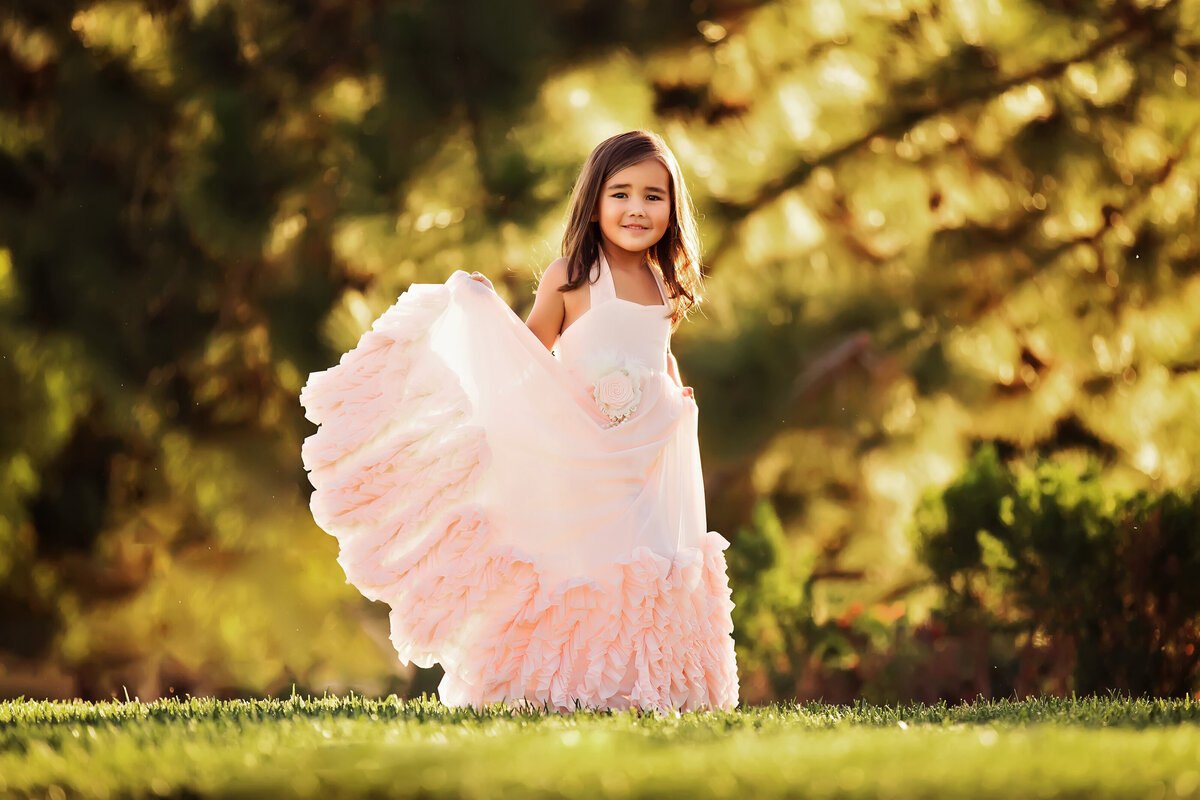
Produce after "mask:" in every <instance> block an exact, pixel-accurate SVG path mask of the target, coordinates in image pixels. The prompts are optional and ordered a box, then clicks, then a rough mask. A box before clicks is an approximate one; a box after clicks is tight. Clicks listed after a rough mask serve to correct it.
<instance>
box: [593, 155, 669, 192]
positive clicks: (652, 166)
mask: <svg viewBox="0 0 1200 800" xmlns="http://www.w3.org/2000/svg"><path fill="white" fill-rule="evenodd" d="M622 183H628V184H630V185H634V184H637V185H642V186H645V185H650V186H652V187H657V188H658V189H661V190H663V191H666V189H667V187H668V186H670V185H671V173H670V171H669V170H667V168H666V165H664V164H663V163H662V162H661V161H659V160H658V159H657V158H654V157H653V156H651V157H649V158H644V159H642V160H641V161H639V162H637V163H636V164H630V165H629V166H628V167H625V168H624V169H621V170H617V171H616V172H614V173H613V174H612V175H610V176H609V177H608V180H606V181H605V182H604V185H605V186H612V185H614V184H622Z"/></svg>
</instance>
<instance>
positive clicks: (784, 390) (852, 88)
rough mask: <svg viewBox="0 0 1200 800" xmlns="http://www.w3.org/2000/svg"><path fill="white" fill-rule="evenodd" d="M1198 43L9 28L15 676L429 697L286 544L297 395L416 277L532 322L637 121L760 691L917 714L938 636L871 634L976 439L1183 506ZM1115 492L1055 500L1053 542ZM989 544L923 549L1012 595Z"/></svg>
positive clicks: (1085, 27) (783, 15) (389, 17)
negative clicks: (667, 184)
mask: <svg viewBox="0 0 1200 800" xmlns="http://www.w3.org/2000/svg"><path fill="white" fill-rule="evenodd" d="M1198 31H1200V2H1197V0H1156V1H1155V2H1127V1H1126V0H1105V2H1100V3H1093V4H1078V3H1075V4H1064V3H1059V2H1055V3H1050V2H1039V1H1038V0H995V2H989V3H980V2H975V1H974V0H962V1H961V2H960V1H958V0H956V1H955V2H951V3H947V4H931V3H929V2H927V0H898V1H897V2H890V3H879V2H873V1H872V2H868V1H867V0H845V2H840V3H826V2H807V0H722V2H720V3H710V2H692V1H691V0H670V2H655V3H646V2H633V0H627V1H626V2H619V3H615V4H614V3H613V2H610V1H608V0H606V1H605V2H601V1H600V0H581V1H580V2H572V3H567V4H546V3H542V2H535V1H534V0H517V1H516V2H506V3H499V4H498V3H494V2H486V1H485V0H466V1H465V2H460V3H456V4H444V3H433V2H410V3H400V4H395V3H393V4H378V3H376V4H371V3H361V2H355V1H354V0H325V1H324V2H322V3H320V4H315V5H314V4H288V3H283V2H279V0H263V1H262V2H247V1H246V0H193V1H192V2H189V3H161V2H150V1H149V0H96V1H95V2H87V3H83V2H55V3H46V2H43V0H14V1H13V2H9V3H7V4H6V6H5V10H4V12H3V15H2V19H0V385H2V386H3V387H4V389H5V391H4V392H2V393H0V411H2V412H3V414H0V612H3V613H0V676H3V677H0V693H12V692H20V691H23V690H26V689H27V690H29V691H31V692H32V691H41V692H44V693H46V694H60V695H61V694H83V695H86V696H92V697H107V696H110V695H112V694H113V693H114V692H115V691H116V690H117V689H118V687H119V686H120V685H121V684H122V683H134V684H136V685H137V686H138V689H139V691H141V692H142V694H143V696H147V697H149V696H152V695H161V694H165V693H166V692H167V691H169V689H170V687H172V686H174V687H176V689H177V690H187V689H191V690H193V691H195V692H198V693H199V692H217V693H228V694H237V693H239V692H243V691H257V692H263V691H270V690H271V689H272V688H278V687H279V686H282V685H286V684H288V683H290V682H291V681H293V680H296V681H299V682H301V683H302V684H304V685H307V686H311V687H313V688H316V689H319V688H321V687H324V686H327V685H329V686H334V687H339V686H342V685H346V684H350V685H355V686H357V687H358V688H367V689H370V690H384V689H387V688H389V687H392V686H393V685H394V686H396V688H400V687H401V686H403V685H407V681H408V678H409V676H408V675H405V674H400V673H398V670H397V669H396V667H395V665H394V659H393V657H392V655H391V653H390V651H389V645H388V644H387V642H386V635H385V629H386V618H385V616H384V614H383V609H382V608H371V606H370V605H369V604H366V603H365V602H363V601H361V600H360V598H358V597H356V596H355V595H354V592H353V590H352V589H350V588H348V587H346V586H344V585H343V583H342V580H341V576H340V574H339V572H338V568H337V566H336V564H335V563H334V562H333V558H332V555H333V554H332V552H331V550H330V547H331V545H332V542H330V541H329V540H328V538H327V537H325V536H323V534H322V533H321V532H320V531H319V530H318V529H316V527H315V526H314V525H313V524H312V522H311V520H310V519H309V516H308V513H307V508H306V502H307V490H308V487H307V482H306V480H305V477H304V475H303V474H302V472H301V470H300V467H299V454H298V448H299V444H300V441H301V440H302V438H303V437H304V436H305V435H306V434H307V433H308V432H310V430H311V428H310V427H309V426H308V425H307V423H306V422H305V421H304V420H303V419H302V417H301V415H300V409H299V406H298V404H297V403H296V401H295V398H296V394H297V392H298V390H299V388H300V386H301V384H302V383H303V380H304V376H305V375H306V374H307V373H309V372H311V371H314V370H319V369H323V368H325V367H327V366H329V365H330V364H331V363H333V362H334V361H335V360H336V358H337V355H338V354H339V353H340V352H343V351H344V350H346V349H348V348H349V347H350V346H352V345H353V344H354V342H355V341H356V340H357V338H358V336H359V335H361V333H362V332H363V331H364V330H365V329H366V328H367V327H368V326H369V325H370V323H371V321H372V319H373V318H374V316H376V315H377V314H378V313H379V312H381V311H382V310H383V309H384V308H386V307H387V306H388V305H390V304H391V303H392V302H393V301H394V299H395V297H396V295H397V294H399V293H400V292H401V291H403V290H404V289H405V288H407V286H409V285H410V284H411V283H413V282H415V281H422V282H429V281H442V280H444V279H445V278H446V277H447V276H448V274H449V273H450V272H451V271H452V270H454V269H460V268H463V269H468V270H470V269H480V270H481V271H484V272H485V273H487V274H489V275H490V276H491V277H492V278H493V280H494V281H495V282H496V284H497V286H498V288H499V291H500V292H501V294H502V295H503V296H504V297H505V298H506V299H507V300H509V302H510V303H511V304H512V305H513V306H514V308H515V309H516V310H517V311H518V312H519V313H521V314H522V315H523V314H524V313H526V312H527V311H528V309H529V307H530V304H531V300H532V296H531V292H530V290H531V288H532V285H533V282H534V280H535V278H536V275H537V273H538V271H539V270H540V269H541V268H543V267H544V266H545V265H546V264H547V263H548V262H549V261H550V260H552V258H553V257H554V256H555V255H557V253H556V246H557V241H558V239H559V235H560V232H561V224H562V214H563V211H564V208H565V204H566V200H567V196H568V194H569V192H570V189H571V184H572V181H573V180H574V178H575V176H576V174H577V173H578V169H579V166H580V164H581V162H582V160H583V158H584V157H585V156H586V154H587V153H588V152H589V150H590V149H591V148H592V147H593V146H594V145H595V144H596V142H597V141H599V140H600V139H602V138H603V137H604V136H607V135H609V134H611V133H614V132H616V131H619V130H621V129H628V128H633V127H643V126H644V127H649V128H653V129H656V130H659V131H661V132H663V133H664V135H665V136H666V138H667V140H668V142H669V143H670V144H671V146H672V147H673V148H674V149H675V151H676V153H677V154H678V156H679V158H680V161H681V163H682V166H683V169H684V173H685V175H686V177H687V179H688V181H689V186H690V188H691V190H692V193H693V195H694V196H695V198H696V200H697V205H698V207H699V209H700V211H701V212H702V214H703V220H702V232H703V236H704V242H705V245H706V251H707V255H706V262H707V265H708V301H707V302H706V303H705V304H704V306H703V312H702V314H701V315H698V316H697V317H696V319H695V320H694V322H692V323H689V324H688V325H686V326H684V327H683V328H681V329H680V331H679V333H678V334H677V336H676V341H675V343H674V345H673V349H674V351H675V352H676V353H677V355H678V357H679V361H680V364H681V368H682V371H683V373H684V376H685V378H686V379H687V380H688V382H689V383H691V384H693V385H694V386H695V388H696V397H697V400H698V402H699V404H700V406H701V408H702V414H701V425H702V426H703V428H702V432H701V439H702V442H703V443H704V447H705V453H704V458H705V468H706V477H707V478H709V490H710V494H709V498H708V500H709V503H708V508H709V510H710V527H712V528H714V529H716V530H719V531H722V532H726V533H729V534H730V538H731V539H733V540H734V541H733V547H732V549H731V551H730V563H731V569H732V571H733V577H734V590H735V594H736V596H737V598H739V604H740V607H739V611H738V613H739V624H740V625H742V626H743V627H744V628H745V631H746V633H745V634H744V635H743V634H739V647H740V648H741V649H740V652H741V653H742V655H743V657H744V660H745V669H744V674H743V682H744V685H746V686H748V687H757V688H755V689H754V691H755V692H757V694H756V695H755V697H756V699H761V698H765V697H771V696H777V695H788V694H791V693H794V692H800V693H802V694H805V695H806V696H825V695H826V694H828V695H830V696H833V695H835V694H836V695H837V696H839V697H840V696H845V695H846V694H847V693H852V692H858V691H863V692H868V693H870V692H873V691H879V692H881V693H882V694H881V696H884V695H886V696H889V697H893V696H899V695H902V694H903V692H904V691H905V687H906V686H908V685H909V684H908V683H906V681H907V680H908V679H907V678H903V677H901V676H902V675H905V674H907V675H917V674H919V673H920V668H919V667H918V665H920V664H922V663H926V658H927V656H930V655H932V654H933V653H934V651H936V650H937V648H938V647H942V646H943V645H944V641H943V640H942V639H937V637H933V638H927V639H920V638H919V636H926V635H927V634H928V636H933V634H932V630H933V629H932V628H929V627H925V628H922V627H920V626H921V625H922V623H919V622H912V621H911V620H910V618H911V619H913V620H915V619H919V618H921V617H922V615H925V614H926V613H927V612H928V610H929V609H928V602H926V601H921V600H919V599H905V600H904V602H906V603H908V605H905V606H904V607H903V609H902V611H903V613H901V612H900V611H898V610H895V609H896V606H895V604H896V603H897V602H899V601H900V598H902V597H904V596H905V591H906V590H907V589H908V588H910V587H912V586H913V585H914V584H915V583H916V582H917V581H919V580H920V579H921V576H922V571H921V569H920V566H919V564H917V563H916V561H915V559H914V555H913V552H912V550H911V548H910V546H909V543H908V541H907V540H906V538H905V536H904V530H905V527H906V526H907V525H908V523H909V521H910V517H911V515H912V513H913V512H914V510H915V509H916V508H917V505H918V500H919V498H920V497H921V496H922V494H923V493H924V492H926V491H928V490H930V489H931V488H932V489H934V490H937V489H939V488H941V487H944V486H946V485H947V484H948V483H949V482H950V481H951V480H952V479H953V478H954V476H955V475H957V474H959V472H960V470H961V467H962V465H963V463H964V461H965V460H966V458H967V456H968V452H969V446H970V442H972V441H974V440H978V439H983V440H994V441H999V442H1002V443H1004V445H1005V446H1006V447H1010V448H1015V449H1018V450H1030V451H1037V452H1043V453H1064V452H1065V453H1074V452H1084V453H1091V454H1094V455H1096V456H1097V457H1099V458H1100V459H1101V463H1102V464H1103V467H1102V473H1103V477H1104V482H1105V485H1106V486H1110V487H1117V488H1121V489H1123V490H1128V491H1135V490H1137V489H1141V488H1155V489H1158V488H1162V487H1177V486H1187V485H1191V484H1194V483H1195V482H1196V479H1197V475H1196V467H1195V465H1196V464H1200V422H1198V421H1197V418H1196V415H1195V413H1194V409H1195V408H1196V407H1197V406H1198V404H1200V316H1198V315H1197V314H1195V311H1194V310H1195V308H1197V307H1200V269H1198V267H1200V236H1197V235H1196V228H1197V204H1196V196H1197V185H1200V133H1198V131H1200V105H1198V104H1196V103H1195V93H1196V88H1195V87H1196V85H1197V82H1200V70H1198V69H1197V56H1198V54H1200V39H1198V38H1197V32H1198ZM1088 491H1091V490H1090V489H1089V490H1088ZM1093 501H1095V502H1093ZM1098 502H1099V500H1098V499H1096V498H1092V499H1091V500H1086V501H1085V500H1080V501H1079V503H1075V504H1074V505H1071V504H1067V505H1064V506H1063V507H1061V508H1059V507H1057V506H1056V507H1054V508H1052V509H1051V511H1052V512H1053V513H1058V514H1061V515H1063V517H1064V519H1067V520H1073V521H1076V522H1079V524H1080V528H1079V530H1080V531H1082V533H1081V534H1080V538H1079V539H1078V541H1076V542H1075V545H1074V546H1077V547H1081V548H1082V547H1091V546H1093V544H1094V543H1095V542H1096V541H1099V540H1100V539H1103V529H1097V530H1094V531H1093V530H1091V529H1090V528H1088V527H1087V524H1085V523H1087V519H1086V515H1087V514H1091V513H1095V514H1099V515H1100V516H1101V517H1103V514H1102V513H1101V511H1099V510H1097V509H1099V506H1097V505H1096V503H1098ZM764 503H765V504H769V508H770V509H771V511H770V512H769V513H768V512H766V511H763V510H762V509H763V507H764V506H763V504H764ZM756 509H758V510H756ZM1018 510H1019V509H1011V510H1009V511H1005V509H1002V508H999V507H997V508H995V509H991V510H990V511H989V513H992V514H993V515H995V516H996V517H997V518H998V517H999V516H1000V515H1002V514H1005V513H1016V512H1017V511H1018ZM980 513H983V510H981V511H980ZM1030 513H1033V512H1032V511H1031V512H1030ZM1104 513H1107V512H1104ZM1079 515H1084V516H1083V517H1079ZM770 517H773V519H771V518H770ZM1022 524H1025V523H1022ZM1030 524H1031V525H1032V523H1030ZM1072 524H1074V522H1072ZM988 530H989V531H991V533H990V534H989V535H988V536H984V537H983V538H982V539H980V537H978V536H976V535H975V532H974V531H973V532H972V533H971V535H970V536H969V537H964V540H963V542H962V543H961V544H962V545H963V546H964V547H965V548H966V549H965V550H964V551H962V553H959V552H958V551H954V552H950V551H948V550H947V551H946V552H944V553H941V554H939V555H937V556H936V557H937V558H941V559H945V560H946V564H945V565H943V566H944V567H945V568H946V569H950V568H952V567H953V566H954V564H956V563H958V561H956V559H961V558H971V559H974V558H976V557H978V558H979V559H982V561H984V562H986V563H987V565H988V567H987V569H988V570H989V572H988V574H989V575H991V576H992V577H993V579H994V580H995V581H997V585H999V582H1000V581H1002V580H1003V581H1011V580H1017V579H1025V577H1028V576H1026V572H1024V570H1025V569H1026V565H1025V564H1024V563H1023V562H1022V561H1021V560H1020V558H1018V554H1014V552H1012V551H1011V548H1009V547H1008V545H1007V544H1006V543H1005V540H1004V539H1003V537H1001V536H1000V535H999V534H997V533H996V531H995V530H993V529H992V528H988ZM1164 530H1165V529H1164ZM1088 531H1091V533H1088ZM1084 534H1087V535H1084ZM1092 535H1095V536H1098V537H1100V539H1092V538H1088V537H1089V536H1092ZM1164 535H1165V534H1164ZM1172 535H1174V534H1172ZM968 539H969V540H970V541H967V540H968ZM1171 541H1172V542H1173V541H1175V540H1174V539H1172V540H1171ZM1171 546H1174V545H1173V544H1169V543H1168V544H1163V545H1162V547H1163V548H1168V547H1171ZM1164 552H1165V551H1164ZM976 553H978V555H976ZM1067 554H1068V551H1066V550H1064V551H1063V554H1061V555H1062V558H1066V556H1067ZM972 563H974V562H972ZM1147 574H1150V573H1147ZM1023 576H1024V577H1023ZM1146 580H1147V581H1153V580H1154V579H1153V578H1146ZM856 604H857V605H856ZM855 609H861V611H860V612H859V613H851V612H852V611H853V610H855ZM347 620H352V621H353V622H351V623H349V624H348V623H347ZM838 620H846V621H847V625H846V626H845V627H843V626H841V625H839V624H838ZM935 622H936V621H935ZM893 623H895V624H896V625H898V626H900V629H899V633H901V634H905V635H907V634H908V633H911V634H912V635H913V637H915V638H910V639H907V640H904V636H901V637H900V638H898V639H896V640H895V641H892V640H891V639H889V638H888V636H887V635H885V634H884V633H883V632H882V631H884V630H885V628H886V626H890V625H892V624H893ZM880 625H883V626H885V628H880V627H879V626H880ZM904 626H909V627H904ZM918 634H919V636H918ZM961 634H962V632H961V631H956V632H955V633H954V634H953V635H954V636H959V635H961ZM971 635H972V636H975V635H976V634H974V633H972V634H971ZM901 640H904V641H907V644H904V643H902V641H901ZM939 642H940V644H939ZM972 647H975V645H972ZM871 653H876V654H877V655H880V657H883V655H886V654H888V653H891V654H892V656H894V657H895V659H896V664H897V668H896V670H895V673H896V674H895V675H894V676H893V677H886V676H887V675H889V674H890V673H889V670H890V668H885V667H884V666H883V665H882V664H878V663H876V661H875V656H873V655H870V654H871ZM906 653H907V655H905V654H906ZM892 656H888V657H892ZM856 660H857V663H856ZM970 669H971V668H970V666H969V664H968V663H964V664H963V665H960V667H959V668H958V669H956V670H948V671H947V677H946V681H948V683H943V682H942V681H941V679H939V681H936V682H934V683H935V684H936V685H937V686H938V687H940V688H938V689H937V690H936V691H938V692H942V691H945V692H947V693H948V695H949V696H957V695H961V694H963V692H964V690H963V689H962V688H961V687H960V689H957V690H950V689H948V688H946V687H947V686H949V685H951V684H953V683H954V681H956V680H957V678H954V677H953V676H955V675H958V673H959V672H961V671H964V670H965V671H967V672H970ZM46 675H58V676H61V680H57V679H56V680H51V681H50V682H46V681H45V680H44V676H46ZM847 675H850V676H851V677H850V678H848V677H847ZM14 676H16V677H14ZM814 676H815V677H814ZM871 676H875V677H871ZM851 678H852V679H851ZM877 679H878V680H879V681H883V683H879V684H876V683H873V682H874V681H876V680H877ZM981 685H982V683H981V682H980V681H979V680H977V679H976V678H972V679H971V680H970V681H968V682H966V683H964V684H963V686H966V687H968V688H971V689H975V688H979V687H980V686H981ZM871 686H878V687H880V688H878V689H871V688H870V687H871ZM885 686H886V687H890V688H884V687H885ZM892 693H895V694H892Z"/></svg>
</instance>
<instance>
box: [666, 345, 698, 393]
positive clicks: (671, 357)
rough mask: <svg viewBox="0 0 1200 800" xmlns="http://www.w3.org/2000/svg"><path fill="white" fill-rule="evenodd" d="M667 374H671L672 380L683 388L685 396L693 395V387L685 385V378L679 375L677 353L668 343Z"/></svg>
mask: <svg viewBox="0 0 1200 800" xmlns="http://www.w3.org/2000/svg"><path fill="white" fill-rule="evenodd" d="M667 374H668V375H670V376H671V380H673V381H675V385H676V386H678V387H679V388H680V389H683V394H684V396H685V397H692V396H693V395H692V387H690V386H684V385H683V380H682V379H681V378H680V377H679V362H677V361H676V360H675V354H674V353H672V352H671V344H670V342H668V343H667Z"/></svg>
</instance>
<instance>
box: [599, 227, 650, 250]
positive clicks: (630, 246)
mask: <svg viewBox="0 0 1200 800" xmlns="http://www.w3.org/2000/svg"><path fill="white" fill-rule="evenodd" d="M661 238H662V234H661V233H643V234H629V233H625V232H622V233H620V234H618V235H617V237H616V238H613V237H611V236H608V235H605V237H604V241H606V242H608V243H609V244H611V245H612V246H613V247H619V248H620V249H622V250H625V251H628V252H630V253H644V252H646V251H647V250H649V249H650V248H651V247H653V246H654V245H656V244H658V240H659V239H661Z"/></svg>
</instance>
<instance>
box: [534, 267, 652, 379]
mask: <svg viewBox="0 0 1200 800" xmlns="http://www.w3.org/2000/svg"><path fill="white" fill-rule="evenodd" d="M597 272H598V273H599V274H596V273H597ZM651 273H652V274H653V275H654V281H655V283H656V284H657V285H658V293H659V295H660V296H661V297H662V303H660V304H656V305H643V304H641V303H635V302H632V301H630V300H623V299H621V298H619V297H617V292H616V287H615V285H614V284H613V278H612V272H611V270H610V268H609V266H608V260H607V259H606V258H605V257H604V252H603V251H601V252H600V257H599V258H598V259H597V261H596V263H595V264H594V265H593V266H592V276H594V277H595V280H594V281H589V282H588V283H587V284H586V286H587V287H588V296H589V305H588V310H587V311H585V312H584V313H583V315H582V316H580V317H579V318H578V319H576V320H575V321H574V322H573V323H571V324H570V325H569V326H567V329H566V330H564V331H563V332H562V333H560V334H559V337H558V342H557V343H556V344H555V346H554V355H555V357H556V358H558V360H559V361H561V362H562V363H563V365H564V366H565V367H566V368H567V370H568V371H570V372H572V373H574V374H576V375H579V376H581V377H583V378H584V379H585V381H588V382H590V380H591V379H594V377H595V375H594V373H595V371H596V370H597V369H600V368H602V366H603V364H604V363H606V362H609V361H612V360H613V359H614V358H615V359H616V360H618V361H623V362H634V363H636V364H638V365H640V366H641V367H643V368H644V369H646V370H648V371H649V372H651V373H661V375H663V376H665V375H666V369H667V343H668V340H669V339H670V336H671V316H670V308H669V307H668V305H667V291H666V287H665V286H664V285H663V280H662V277H661V276H659V274H658V272H657V271H656V270H654V269H651ZM592 276H589V277H592Z"/></svg>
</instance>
